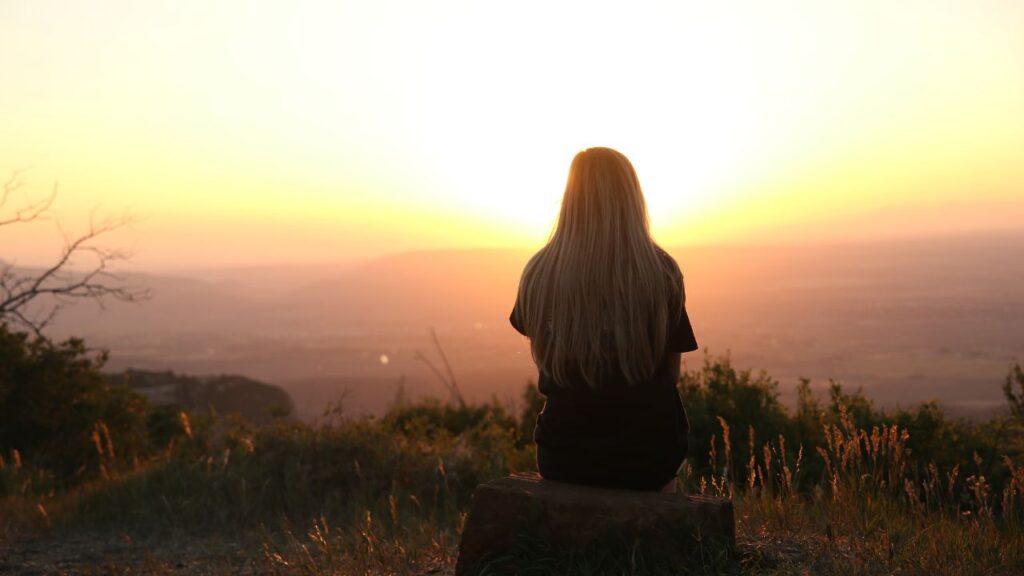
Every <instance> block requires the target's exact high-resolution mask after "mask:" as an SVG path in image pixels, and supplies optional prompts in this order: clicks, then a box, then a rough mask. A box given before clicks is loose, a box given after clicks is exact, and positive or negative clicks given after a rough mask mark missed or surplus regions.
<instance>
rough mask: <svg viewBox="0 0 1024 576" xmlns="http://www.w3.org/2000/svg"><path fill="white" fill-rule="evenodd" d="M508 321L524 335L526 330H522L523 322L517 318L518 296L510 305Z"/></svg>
mask: <svg viewBox="0 0 1024 576" xmlns="http://www.w3.org/2000/svg"><path fill="white" fill-rule="evenodd" d="M508 321H509V323H510V324H512V327H513V328H515V329H516V332H519V333H520V334H522V335H523V336H526V331H525V330H523V322H522V320H520V318H519V298H516V303H515V305H514V306H512V313H511V314H509V315H508Z"/></svg>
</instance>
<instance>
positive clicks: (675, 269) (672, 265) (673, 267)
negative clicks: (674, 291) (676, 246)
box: [654, 245, 683, 280]
mask: <svg viewBox="0 0 1024 576" xmlns="http://www.w3.org/2000/svg"><path fill="white" fill-rule="evenodd" d="M654 249H655V251H656V252H657V253H658V255H659V256H661V259H662V260H663V261H664V262H665V266H666V267H668V269H669V270H670V271H671V272H672V274H673V275H674V276H676V277H678V278H679V279H680V280H682V278H683V271H682V269H680V268H679V263H678V262H676V259H675V258H673V257H672V255H671V254H669V253H668V252H667V251H665V249H664V248H662V247H661V246H658V245H655V246H654Z"/></svg>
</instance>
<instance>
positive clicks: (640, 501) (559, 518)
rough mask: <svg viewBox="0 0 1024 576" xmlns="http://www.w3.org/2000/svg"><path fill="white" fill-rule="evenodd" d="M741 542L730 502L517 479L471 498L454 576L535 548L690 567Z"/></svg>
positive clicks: (500, 481)
mask: <svg viewBox="0 0 1024 576" xmlns="http://www.w3.org/2000/svg"><path fill="white" fill-rule="evenodd" d="M735 540H736V525H735V519H734V517H733V508H732V502H731V501H729V500H725V499H721V498H710V497H704V496H689V495H681V494H660V493H655V492H638V491H632V490H612V489H607V488H594V487H589V486H579V485H574V484H565V483H562V482H554V481H551V480H543V479H541V478H540V477H539V476H537V475H535V474H533V475H515V476H509V477H507V478H500V479H498V480H492V481H490V482H487V483H484V484H481V485H480V486H478V487H477V489H476V491H475V492H474V493H473V503H472V507H471V509H470V512H469V517H468V518H467V519H466V524H465V527H464V529H463V532H462V541H461V542H460V544H459V559H458V563H457V565H456V568H455V574H456V576H471V575H475V574H477V573H478V572H479V571H480V570H481V568H483V567H484V566H486V565H487V564H488V563H491V564H492V567H493V565H494V563H496V562H500V561H501V560H502V559H509V558H511V557H513V556H515V555H516V554H517V553H518V554H520V556H521V555H522V551H523V550H526V549H529V546H530V545H531V543H532V544H533V545H537V546H539V547H540V548H541V549H543V550H547V551H549V552H554V553H555V554H562V555H569V554H573V553H576V555H577V557H584V558H585V557H586V555H588V554H590V555H593V554H594V552H595V551H597V552H599V555H601V556H602V557H604V556H608V555H609V554H612V553H615V551H621V555H624V556H627V557H628V558H627V560H628V562H632V563H633V564H632V565H634V566H635V563H636V562H637V558H638V557H639V558H641V559H643V560H644V562H645V563H646V564H647V565H650V564H657V565H669V566H685V565H686V563H687V562H688V563H689V564H690V565H692V564H693V562H694V558H695V557H696V558H698V559H699V558H700V557H702V556H705V555H704V554H696V552H697V551H698V549H704V551H705V552H707V551H708V550H707V549H708V547H715V548H716V549H717V550H719V551H721V550H731V549H732V547H733V545H734V544H735ZM527 555H529V553H527ZM581 555H582V556H581ZM627 565H629V564H627ZM498 573H501V572H498Z"/></svg>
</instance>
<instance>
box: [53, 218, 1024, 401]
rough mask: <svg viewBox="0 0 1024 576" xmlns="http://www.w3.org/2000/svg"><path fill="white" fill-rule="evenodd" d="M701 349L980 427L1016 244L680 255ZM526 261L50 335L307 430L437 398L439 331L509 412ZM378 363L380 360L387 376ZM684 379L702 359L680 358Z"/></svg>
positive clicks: (473, 377) (362, 272) (479, 388)
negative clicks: (233, 397) (318, 418)
mask: <svg viewBox="0 0 1024 576" xmlns="http://www.w3.org/2000/svg"><path fill="white" fill-rule="evenodd" d="M670 251H671V252H672V253H673V254H674V255H675V256H676V258H677V260H678V261H679V262H680V264H681V266H682V268H683V271H684V274H685V277H686V286H687V298H688V309H689V311H690V316H691V319H692V321H693V323H694V328H695V330H696V333H697V337H698V340H699V342H700V344H701V346H702V347H704V348H707V349H710V351H711V352H712V353H715V354H719V353H725V352H726V351H728V352H730V353H731V355H732V358H733V360H734V361H735V362H736V363H737V364H738V365H740V366H756V367H759V368H764V369H765V370H767V371H768V372H769V373H771V374H772V375H773V376H775V377H777V378H778V379H779V380H780V383H781V389H782V391H783V397H784V398H791V395H792V390H793V389H794V387H795V384H796V383H797V381H798V378H800V377H807V378H811V379H812V387H814V388H823V387H825V386H826V385H827V381H828V379H829V378H835V379H838V380H840V381H842V382H843V383H844V384H846V385H848V386H850V387H857V386H863V387H864V389H865V391H866V392H867V393H868V395H869V396H871V397H872V398H874V399H875V400H876V401H877V402H879V403H880V404H881V405H884V406H895V405H904V406H906V405H910V404H914V403H917V402H920V401H922V400H927V399H937V400H940V401H941V402H942V403H943V404H944V405H946V406H947V407H948V408H949V409H950V410H951V411H952V412H954V413H960V414H964V415H983V414H987V413H988V412H990V411H991V410H993V409H994V408H996V407H998V406H999V405H1000V403H1001V402H1002V397H1001V394H1000V391H999V385H1000V383H1001V380H1002V378H1003V376H1004V375H1005V374H1006V368H1007V365H1008V364H1009V363H1010V361H1011V360H1012V359H1013V358H1021V357H1024V329H1021V327H1022V326H1024V298H1021V296H1020V295H1021V294H1024V236H991V235H990V236H962V237H948V238H932V239H923V240H916V241H904V242H896V241H889V242H878V243H870V244H868V243H865V244H849V245H835V246H828V247H813V248H812V247H801V246H765V247H757V246H721V247H680V248H678V249H674V250H670ZM528 257H529V253H528V252H526V251H510V250H459V251H434V252H411V253H405V254H399V255H395V256H390V257H384V258H379V259H375V260H371V261H367V262H361V263H349V264H347V265H345V266H338V267H330V266H322V267H315V268H310V267H305V268H298V267H295V268H291V267H279V268H274V267H263V268H259V269H230V270H229V269H225V270H213V271H211V270H207V271H199V272H196V273H195V275H194V276H192V277H187V278H186V277H167V276H157V275H151V276H137V277H133V278H132V281H133V282H136V283H142V284H145V285H147V286H150V287H151V288H152V289H153V291H154V298H153V299H152V300H151V301H149V302H146V303H143V304H139V305H135V306H125V305H117V304H115V305H113V306H111V307H110V309H109V310H108V311H107V312H106V313H104V314H102V315H101V314H99V313H98V312H97V311H96V310H94V309H92V308H89V307H87V306H80V307H78V308H75V309H72V310H69V311H68V312H67V314H66V315H65V316H63V317H62V318H61V319H60V320H61V323H60V324H58V325H56V326H55V333H56V334H58V335H59V334H67V335H71V334H78V335H82V336H85V337H87V338H88V339H89V342H90V343H91V344H92V345H96V346H106V347H108V348H110V349H111V351H112V355H111V361H110V368H111V369H112V370H119V369H123V368H129V367H134V368H140V369H151V370H166V369H172V370H175V371H179V372H186V373H193V374H215V373H237V374H244V375H247V376H250V377H253V378H257V379H260V380H264V381H268V382H271V383H275V384H280V385H282V386H284V387H285V388H287V389H289V390H290V391H291V393H292V394H293V396H294V397H295V400H296V403H297V408H298V410H299V412H300V413H301V414H305V415H315V414H317V413H319V412H320V411H322V409H323V407H324V406H325V404H326V402H328V401H332V400H335V399H337V398H338V397H340V396H341V395H342V394H343V393H345V391H346V390H347V391H348V392H347V394H348V395H347V396H346V402H347V404H348V406H349V409H350V410H351V411H352V412H353V413H364V412H380V411H381V410H382V409H383V408H384V407H385V406H386V405H387V402H388V401H389V399H390V398H391V397H392V396H393V395H394V392H395V390H396V389H397V386H398V383H399V382H401V384H402V386H403V388H404V390H405V391H406V393H407V394H409V395H411V396H413V397H417V396H438V397H443V396H444V395H445V394H446V392H445V389H444V387H443V386H442V385H441V384H440V382H438V381H437V379H436V378H435V376H434V375H433V374H432V373H431V372H430V370H429V368H428V367H427V365H426V363H425V362H423V361H422V360H421V359H420V358H419V357H418V353H422V354H423V355H424V356H426V357H427V358H429V359H431V360H432V361H434V362H437V361H439V360H438V357H437V354H436V351H435V350H434V348H433V344H432V343H431V340H430V337H429V330H430V328H431V327H436V329H437V332H438V336H439V338H440V340H441V342H442V344H443V346H444V350H445V352H446V353H447V355H448V357H449V359H450V360H451V363H452V365H453V369H454V371H455V374H456V376H457V378H458V382H459V384H460V386H461V387H462V388H463V390H464V393H465V394H466V396H467V397H469V398H471V399H486V398H490V397H491V396H497V397H498V398H500V399H509V400H510V401H511V399H513V398H516V397H518V395H519V392H520V391H521V389H522V387H523V385H524V384H525V383H526V382H527V380H529V379H530V378H533V377H534V375H535V371H534V368H533V365H532V363H531V362H530V357H529V350H528V347H527V342H526V340H525V339H524V338H522V337H520V336H519V335H518V334H516V333H515V332H514V331H513V330H512V329H511V328H510V327H509V326H508V324H507V316H508V311H509V309H510V308H511V305H512V302H513V300H514V298H515V290H516V286H517V283H518V276H519V273H520V271H521V269H522V266H523V264H524V263H525V261H526V259H527V258H528ZM382 355H384V356H386V357H387V360H386V363H385V362H384V361H382V358H381V357H382ZM684 361H685V362H687V363H688V364H689V365H691V366H693V365H696V364H699V363H700V362H701V354H700V353H693V354H688V355H686V356H685V357H684Z"/></svg>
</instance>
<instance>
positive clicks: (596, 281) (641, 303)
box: [509, 148, 697, 491]
mask: <svg viewBox="0 0 1024 576" xmlns="http://www.w3.org/2000/svg"><path fill="white" fill-rule="evenodd" d="M685 300H686V298H685V293H684V290H683V276H682V273H681V272H680V270H679V266H678V265H677V264H676V262H675V260H673V259H672V257H671V256H669V255H668V254H667V253H666V252H665V251H664V250H662V249H661V248H660V247H659V246H658V245H657V244H656V243H655V242H654V240H653V239H652V238H651V235H650V227H649V223H648V215H647V206H646V203H645V202H644V198H643V193H642V192H641V190H640V183H639V181H638V180H637V176H636V172H635V171H634V169H633V166H632V164H630V162H629V160H628V159H627V158H626V157H625V156H623V155H622V154H621V153H619V152H617V151H615V150H612V149H610V148H589V149H587V150H584V151H582V152H580V153H579V154H577V155H576V157H575V158H573V161H572V165H571V167H570V168H569V178H568V182H567V183H566V187H565V195H564V196H563V198H562V208H561V212H560V214H559V218H558V225H557V226H556V228H555V231H554V233H553V234H552V236H551V239H550V240H549V241H548V243H547V245H546V246H544V247H543V248H541V250H540V251H538V252H537V253H536V254H535V255H534V256H533V258H531V259H530V261H529V263H527V265H526V268H525V269H524V270H523V275H522V278H521V280H520V283H519V293H518V297H517V298H516V303H515V306H514V307H513V310H512V314H511V316H510V318H509V320H510V321H511V322H512V325H513V326H514V327H515V329H516V330H518V331H519V332H520V333H522V334H523V335H525V336H528V337H529V338H530V349H531V352H532V354H533V358H534V361H535V362H536V363H537V367H538V370H539V373H540V375H539V379H538V385H539V388H540V392H541V393H542V394H544V396H546V398H547V401H546V403H545V405H544V410H543V411H542V412H541V413H540V415H539V416H538V417H537V427H536V429H535V431H534V440H535V442H536V443H537V467H538V469H539V471H540V474H541V476H543V477H544V478H548V479H551V480H559V481H563V482H573V483H579V484H591V485H597V486H606V487H616V488H632V489H639V490H659V489H661V490H663V491H675V485H676V474H677V472H678V469H679V466H680V465H681V464H682V462H683V459H684V458H685V457H686V450H687V440H686V437H687V433H688V432H689V423H688V422H687V420H686V412H685V411H684V409H683V405H682V403H681V402H680V400H679V394H678V392H677V390H676V383H677V381H678V380H679V359H680V353H681V352H689V351H692V350H696V349H697V342H696V339H695V338H694V335H693V329H692V328H691V327H690V320H689V317H688V316H687V314H686V308H685Z"/></svg>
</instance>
